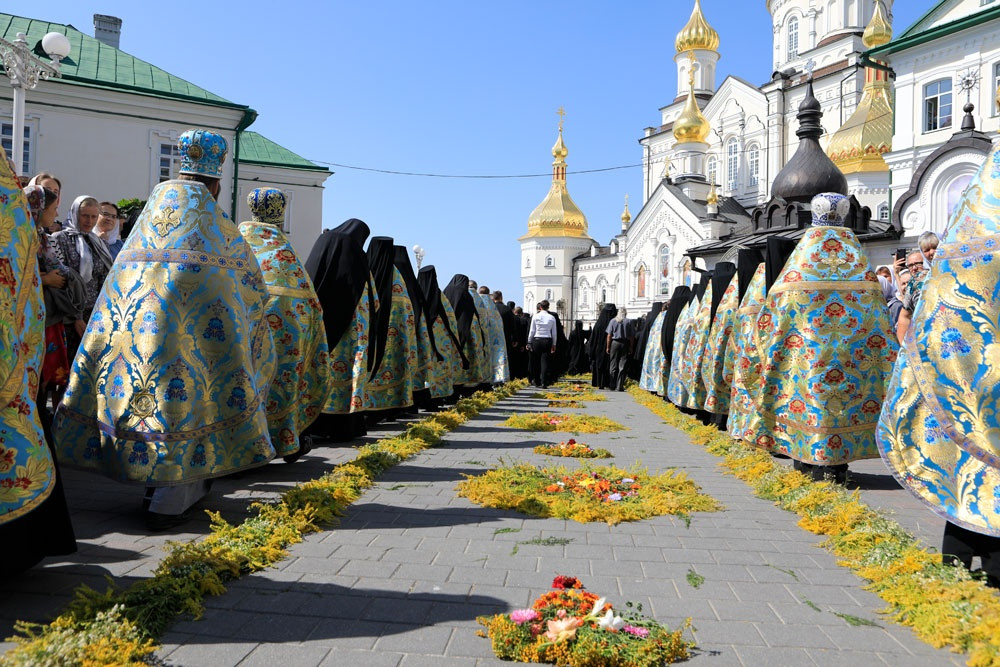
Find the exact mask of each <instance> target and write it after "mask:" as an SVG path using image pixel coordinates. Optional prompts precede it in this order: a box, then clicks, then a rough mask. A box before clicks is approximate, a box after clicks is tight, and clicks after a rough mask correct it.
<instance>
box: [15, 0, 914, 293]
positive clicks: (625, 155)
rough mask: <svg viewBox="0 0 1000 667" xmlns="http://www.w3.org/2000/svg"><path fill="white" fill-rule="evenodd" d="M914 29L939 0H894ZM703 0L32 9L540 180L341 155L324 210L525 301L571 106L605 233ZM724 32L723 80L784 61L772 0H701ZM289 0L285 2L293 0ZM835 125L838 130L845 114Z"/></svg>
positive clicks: (384, 147)
mask: <svg viewBox="0 0 1000 667" xmlns="http://www.w3.org/2000/svg"><path fill="white" fill-rule="evenodd" d="M895 4H896V6H895V7H894V11H893V13H894V28H895V31H896V32H897V33H899V32H901V31H902V29H903V28H905V27H906V26H909V25H910V24H911V23H912V22H913V21H914V20H916V18H918V17H919V16H920V15H921V14H922V13H923V12H924V11H926V10H927V9H928V8H929V7H930V6H931V4H932V0H903V1H900V2H896V3H895ZM692 5H693V0H659V1H656V2H654V1H650V0H629V1H626V2H608V1H607V0H576V1H574V2H551V1H547V2H539V1H537V0H535V1H529V0H514V1H509V2H496V3H486V2H468V1H467V0H466V1H461V2H460V1H457V0H430V1H429V2H422V3H417V2H412V1H402V0H392V1H389V0H367V1H364V2H362V1H356V2H343V1H333V2H315V1H314V2H304V1H302V0H285V1H284V2H281V3H277V4H276V3H273V2H262V1H258V0H251V1H249V2H244V3H234V2H231V1H228V0H227V1H225V2H204V1H203V2H190V1H188V0H179V1H175V2H173V3H169V4H166V5H164V4H160V3H139V2H134V1H128V2H126V1H123V0H103V1H102V2H101V3H100V4H97V5H89V4H85V3H80V2H79V1H78V0H72V1H70V0H50V1H49V2H46V3H44V4H42V5H38V6H37V7H36V8H35V9H32V10H30V11H29V10H27V9H23V10H21V11H22V12H26V13H29V14H30V15H32V16H33V17H35V18H42V19H47V20H50V21H55V22H60V23H71V24H73V25H74V26H76V27H77V28H78V29H80V30H82V31H83V32H86V33H88V34H93V21H92V14H93V13H95V12H96V13H103V14H112V15H115V16H119V17H121V18H122V19H123V26H122V41H121V48H122V49H123V50H125V51H127V52H128V53H131V54H132V55H134V56H137V57H139V58H142V59H144V60H147V61H150V62H152V63H154V64H156V65H158V66H160V67H162V68H163V69H166V70H167V71H169V72H171V73H173V74H176V75H177V76H180V77H182V78H185V79H187V80H189V81H191V82H193V83H195V84H197V85H199V86H201V87H203V88H206V89H208V90H211V91H212V92H214V93H216V94H219V95H222V96H223V97H226V98H228V99H230V100H233V101H234V102H239V103H241V104H247V105H249V106H251V107H253V108H255V109H257V111H258V112H259V113H260V117H259V118H258V120H257V121H256V122H255V123H254V125H253V126H252V127H251V129H253V130H256V131H258V132H260V133H262V134H264V135H265V136H267V137H269V138H271V139H273V140H274V141H277V142H278V143H280V144H282V145H284V146H286V147H287V148H289V149H291V150H293V151H295V152H296V153H299V154H300V155H302V156H303V157H306V158H308V159H311V160H314V161H317V162H333V163H340V164H345V165H355V166H361V167H369V168H375V169H388V170H396V171H409V172H426V173H439V174H465V175H479V174H487V175H521V174H545V175H544V176H542V177H538V178H497V179H450V178H448V179H445V178H420V177H405V176H395V175H388V174H378V173H372V172H363V171H355V170H351V169H345V168H342V167H331V169H333V170H334V171H335V172H336V173H335V174H334V175H333V176H332V177H331V178H330V179H329V180H328V181H327V189H326V192H325V195H324V210H323V223H324V226H325V227H331V226H334V225H336V224H339V223H340V222H341V221H343V220H344V219H346V218H351V217H357V218H361V219H363V220H365V221H366V222H368V224H369V225H370V226H371V228H372V230H373V233H374V234H378V235H384V236H392V237H394V238H395V239H396V242H397V243H400V244H403V245H406V246H407V247H412V246H413V245H414V244H420V245H422V246H423V247H424V248H425V250H426V253H427V254H426V258H425V260H424V262H425V264H428V263H430V264H434V265H435V266H436V267H437V269H438V277H439V279H440V281H441V283H442V285H444V284H446V283H447V282H448V280H450V278H451V276H452V275H453V274H454V273H466V274H468V275H469V276H471V277H473V278H474V279H476V280H478V281H479V283H480V284H487V285H489V286H490V287H491V288H494V289H502V290H503V291H504V293H505V295H506V296H507V298H509V299H513V300H516V301H520V294H521V283H520V269H519V257H520V255H519V247H518V244H517V237H518V236H520V235H521V234H523V233H524V232H525V230H526V228H527V218H528V215H529V214H530V213H531V211H532V209H534V207H535V206H536V205H537V204H538V203H539V202H540V201H541V200H542V198H543V197H544V196H545V193H546V192H547V191H548V187H549V183H550V180H551V179H550V177H549V176H548V174H549V173H550V170H551V162H552V155H551V153H550V149H551V147H552V144H553V143H554V142H555V139H556V127H557V122H558V118H557V116H556V110H557V109H558V108H559V107H560V106H562V107H564V108H565V109H566V120H565V133H564V136H565V141H566V144H567V146H568V147H569V151H570V152H569V157H568V162H569V170H570V174H569V190H570V193H571V195H572V196H573V199H574V200H575V201H576V203H577V204H578V205H579V206H580V208H581V209H582V210H583V212H584V213H585V214H586V215H587V219H588V221H589V225H590V234H591V236H593V237H594V238H595V239H597V240H598V241H599V242H601V243H607V241H608V240H609V239H610V237H611V236H612V235H614V234H615V233H616V232H617V230H618V229H619V228H620V225H621V223H620V220H619V216H620V215H621V210H622V204H623V200H624V196H625V194H626V193H628V194H629V195H630V201H631V205H630V208H631V210H632V214H633V216H634V215H635V214H636V213H637V212H638V210H639V207H640V206H641V199H642V180H641V175H642V174H641V169H640V168H639V167H638V166H634V167H632V168H629V169H621V170H615V171H605V172H601V173H595V174H577V175H574V174H573V173H572V172H573V171H574V170H587V169H600V168H605V167H614V166H620V165H637V164H638V163H639V162H640V161H641V156H642V155H641V151H640V149H639V145H638V139H639V138H640V137H641V136H642V133H643V128H645V127H647V126H652V125H657V124H658V123H659V111H658V109H659V108H660V107H662V106H663V105H665V104H668V103H670V101H671V100H672V99H673V98H674V95H675V93H676V67H675V65H674V61H673V57H674V37H675V36H676V34H677V32H678V31H679V30H680V29H681V28H682V27H683V26H684V24H685V23H686V22H687V19H688V16H689V15H690V13H691V7H692ZM702 7H703V9H704V12H705V15H706V17H707V19H708V21H709V22H710V23H711V24H712V26H713V27H714V28H715V29H716V30H718V32H719V35H720V39H721V46H720V51H721V53H722V59H721V60H720V62H719V65H718V71H717V84H718V83H721V81H722V80H723V79H724V78H725V76H727V75H729V74H733V75H736V76H740V77H742V78H744V79H746V80H748V81H750V82H752V83H755V84H758V85H759V84H761V83H763V82H765V81H767V80H768V79H769V78H770V75H771V55H770V54H771V48H772V42H771V28H770V25H771V24H770V17H769V15H768V13H767V10H766V8H765V2H764V0H702ZM276 8H277V9H278V11H276ZM827 129H832V128H827Z"/></svg>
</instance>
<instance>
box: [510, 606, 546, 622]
mask: <svg viewBox="0 0 1000 667" xmlns="http://www.w3.org/2000/svg"><path fill="white" fill-rule="evenodd" d="M540 618H541V616H540V615H539V614H538V612H537V611H535V610H534V609H517V610H515V611H512V612H510V620H512V621H514V622H515V623H517V624H518V625H521V624H522V623H528V622H531V621H537V620H538V619H540Z"/></svg>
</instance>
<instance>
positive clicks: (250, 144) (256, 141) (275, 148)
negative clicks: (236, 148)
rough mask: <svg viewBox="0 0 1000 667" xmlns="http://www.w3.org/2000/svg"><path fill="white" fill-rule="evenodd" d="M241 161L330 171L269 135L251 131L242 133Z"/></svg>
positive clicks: (269, 165) (286, 167)
mask: <svg viewBox="0 0 1000 667" xmlns="http://www.w3.org/2000/svg"><path fill="white" fill-rule="evenodd" d="M240 162H244V163H249V164H259V165H264V166H268V167H284V168H285V169H305V170H307V171H325V172H328V173H329V172H330V170H329V169H327V168H326V167H321V166H320V165H318V164H315V163H313V162H310V161H309V160H307V159H305V158H304V157H302V156H301V155H296V154H295V153H293V152H292V151H290V150H288V149H287V148H285V147H284V146H279V145H278V144H276V143H274V142H273V141H271V140H270V139H268V138H267V137H265V136H263V135H261V134H258V133H256V132H249V131H246V132H241V133H240Z"/></svg>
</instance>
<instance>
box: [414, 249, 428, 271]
mask: <svg viewBox="0 0 1000 667" xmlns="http://www.w3.org/2000/svg"><path fill="white" fill-rule="evenodd" d="M425 254H426V253H425V252H424V249H423V248H422V247H420V246H419V245H415V246H413V256H414V257H416V258H417V271H419V270H420V265H421V264H423V263H424V255H425Z"/></svg>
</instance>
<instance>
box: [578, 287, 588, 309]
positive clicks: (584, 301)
mask: <svg viewBox="0 0 1000 667" xmlns="http://www.w3.org/2000/svg"><path fill="white" fill-rule="evenodd" d="M578 291H579V292H580V306H581V307H583V308H586V307H587V292H589V291H590V289H589V288H588V287H587V283H585V282H582V283H580V287H579V290H578Z"/></svg>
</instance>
